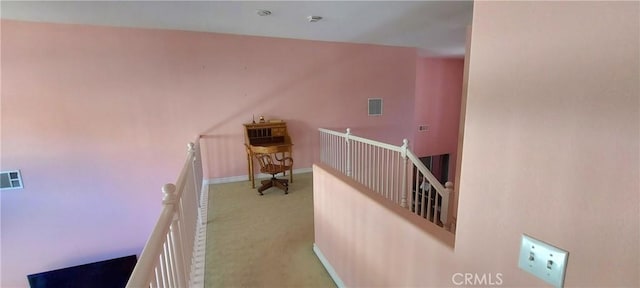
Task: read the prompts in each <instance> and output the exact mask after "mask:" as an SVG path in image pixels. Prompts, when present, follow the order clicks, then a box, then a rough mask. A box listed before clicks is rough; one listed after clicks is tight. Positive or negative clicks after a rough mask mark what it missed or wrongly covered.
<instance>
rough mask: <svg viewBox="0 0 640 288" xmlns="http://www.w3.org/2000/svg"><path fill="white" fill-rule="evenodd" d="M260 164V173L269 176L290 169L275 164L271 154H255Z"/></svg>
mask: <svg viewBox="0 0 640 288" xmlns="http://www.w3.org/2000/svg"><path fill="white" fill-rule="evenodd" d="M255 156H256V159H258V163H260V172H262V173H268V174H272V175H274V174H278V173H282V172H285V171H287V169H289V167H287V166H285V165H280V164H274V163H273V158H272V157H271V154H261V153H256V154H255Z"/></svg>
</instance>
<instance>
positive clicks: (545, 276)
mask: <svg viewBox="0 0 640 288" xmlns="http://www.w3.org/2000/svg"><path fill="white" fill-rule="evenodd" d="M568 258H569V252H567V251H565V250H562V249H560V248H558V247H555V246H553V245H551V244H548V243H545V242H542V241H540V240H537V239H534V238H532V237H531V236H528V235H525V234H522V241H521V243H520V257H518V267H520V269H522V270H524V271H527V272H529V273H531V274H533V275H535V276H536V277H538V278H540V279H542V280H544V281H546V282H547V283H549V284H551V285H553V286H555V287H563V286H564V274H565V272H566V270H567V259H568Z"/></svg>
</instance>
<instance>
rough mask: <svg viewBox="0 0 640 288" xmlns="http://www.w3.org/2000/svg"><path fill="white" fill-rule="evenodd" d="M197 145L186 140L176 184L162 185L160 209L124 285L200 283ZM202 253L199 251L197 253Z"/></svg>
mask: <svg viewBox="0 0 640 288" xmlns="http://www.w3.org/2000/svg"><path fill="white" fill-rule="evenodd" d="M202 191H203V190H202V162H201V160H200V149H199V145H197V144H194V143H189V144H188V152H187V160H186V162H185V164H184V167H183V168H182V171H181V172H180V175H179V176H178V180H177V181H176V184H175V185H174V184H171V183H169V184H165V185H164V186H163V187H162V192H163V193H164V197H163V199H162V205H163V208H162V212H161V213H160V218H159V219H158V222H157V224H156V226H155V227H154V229H153V232H152V233H151V236H150V237H149V240H148V241H147V244H146V245H145V246H144V248H143V250H142V253H141V254H140V258H139V259H138V263H137V265H136V266H135V268H134V269H133V272H132V274H131V277H130V278H129V282H128V283H127V287H130V288H134V287H135V288H139V287H193V286H202V281H201V280H199V279H195V278H196V277H202V276H203V275H201V274H202V273H199V272H198V271H197V270H201V269H202V268H203V259H200V258H203V256H204V254H202V253H199V252H198V250H199V249H194V248H198V247H200V246H202V243H201V242H202V237H199V236H200V235H198V234H200V233H203V232H204V231H205V230H206V229H203V228H202V226H203V225H204V224H205V223H206V219H205V218H204V217H203V215H202V212H203V211H206V202H205V201H204V200H206V195H202V196H201V195H200V193H203V192H202ZM200 254H202V255H200Z"/></svg>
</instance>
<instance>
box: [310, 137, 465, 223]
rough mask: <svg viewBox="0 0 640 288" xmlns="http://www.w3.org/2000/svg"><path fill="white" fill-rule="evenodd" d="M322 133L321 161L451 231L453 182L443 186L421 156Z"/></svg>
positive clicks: (405, 146) (404, 149)
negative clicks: (450, 208) (421, 159)
mask: <svg viewBox="0 0 640 288" xmlns="http://www.w3.org/2000/svg"><path fill="white" fill-rule="evenodd" d="M318 130H319V131H320V160H321V161H322V162H323V163H325V164H327V165H329V166H331V167H333V168H334V169H336V170H338V171H340V172H342V173H344V174H345V175H347V176H349V177H351V178H353V179H354V180H356V181H357V182H359V183H361V184H363V185H365V186H367V187H368V188H369V189H371V190H373V191H375V192H376V193H378V194H380V195H382V196H383V197H385V198H386V199H388V200H390V201H392V202H394V203H396V204H398V205H400V206H402V207H404V208H407V209H408V210H409V211H411V212H412V213H414V214H417V215H419V216H421V217H422V218H425V219H427V220H428V221H430V222H433V223H435V224H436V225H438V226H441V227H444V228H445V229H447V230H449V231H451V223H450V220H451V218H452V217H450V215H449V205H450V203H451V202H452V201H451V199H452V196H453V183H451V182H447V183H445V185H442V184H441V183H440V182H439V181H438V180H437V179H436V177H435V176H433V174H432V173H431V171H429V169H427V167H426V166H425V165H424V164H423V163H422V162H421V161H420V159H418V157H417V156H416V155H415V154H413V152H411V150H409V141H407V139H404V140H403V141H402V142H403V144H402V146H394V145H391V144H387V143H383V142H378V141H374V140H370V139H366V138H362V137H358V136H354V135H353V134H351V130H350V129H347V131H346V133H340V132H336V131H332V130H327V129H322V128H320V129H318Z"/></svg>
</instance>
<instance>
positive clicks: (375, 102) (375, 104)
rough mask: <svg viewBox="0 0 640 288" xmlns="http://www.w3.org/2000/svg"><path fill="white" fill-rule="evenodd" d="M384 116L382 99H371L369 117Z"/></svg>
mask: <svg viewBox="0 0 640 288" xmlns="http://www.w3.org/2000/svg"><path fill="white" fill-rule="evenodd" d="M380 115H382V98H369V116H380Z"/></svg>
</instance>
